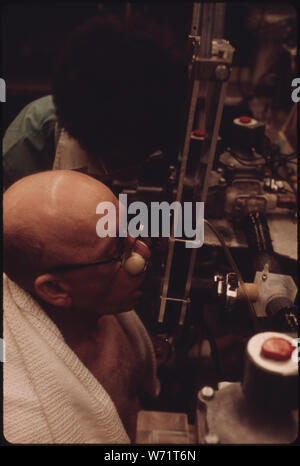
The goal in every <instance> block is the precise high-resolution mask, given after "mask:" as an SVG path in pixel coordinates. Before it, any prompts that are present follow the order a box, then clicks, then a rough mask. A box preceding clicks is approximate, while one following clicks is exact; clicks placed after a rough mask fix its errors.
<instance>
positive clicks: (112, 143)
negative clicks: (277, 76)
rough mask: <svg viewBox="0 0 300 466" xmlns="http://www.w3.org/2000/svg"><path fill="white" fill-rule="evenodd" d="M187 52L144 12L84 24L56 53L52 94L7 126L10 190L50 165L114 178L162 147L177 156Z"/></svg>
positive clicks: (6, 161)
mask: <svg viewBox="0 0 300 466" xmlns="http://www.w3.org/2000/svg"><path fill="white" fill-rule="evenodd" d="M169 42H170V43H169ZM183 56H184V54H182V53H181V52H179V51H178V50H177V49H176V48H175V43H174V42H173V43H172V40H170V41H169V40H166V35H165V34H164V30H163V28H162V27H161V26H159V25H158V24H157V23H156V22H155V21H154V20H150V19H149V18H147V17H145V16H143V15H141V14H133V15H132V16H131V18H130V19H128V18H127V19H126V18H118V17H116V16H112V15H104V16H99V17H95V18H93V19H91V20H89V21H88V22H87V23H86V24H84V25H83V26H81V27H78V28H77V29H76V30H75V31H74V32H73V33H72V34H71V35H70V37H69V38H68V40H67V42H66V44H65V46H64V47H63V48H62V50H61V52H60V55H59V57H58V60H57V63H56V66H55V69H54V76H53V96H46V97H43V98H41V99H38V100H36V101H34V102H32V103H31V104H29V105H27V107H25V108H24V109H23V110H22V111H21V113H20V114H19V115H18V116H17V117H16V119H15V120H14V121H13V122H12V124H11V125H10V127H9V128H8V129H7V131H6V134H5V137H4V141H3V152H4V157H3V168H4V188H7V187H8V186H9V185H10V184H12V183H13V182H15V181H16V180H17V179H19V178H21V177H22V176H25V175H28V174H31V173H35V172H38V171H43V170H48V169H51V168H54V169H75V170H80V171H83V172H85V173H88V174H90V175H92V176H95V177H98V178H99V179H102V180H103V181H105V182H106V181H107V182H108V183H109V181H110V179H111V178H112V177H114V176H119V175H122V173H123V174H124V173H125V175H126V174H127V173H128V172H130V173H133V172H134V170H135V168H136V167H138V166H140V165H141V164H143V162H145V160H147V159H148V157H149V156H150V155H151V154H152V153H154V152H155V151H157V150H160V151H162V152H163V153H164V155H165V156H166V158H168V157H169V156H170V154H171V155H173V157H174V156H175V157H176V155H177V147H178V143H179V139H180V129H181V122H182V109H183V105H184V100H185V92H186V66H185V60H184V59H183Z"/></svg>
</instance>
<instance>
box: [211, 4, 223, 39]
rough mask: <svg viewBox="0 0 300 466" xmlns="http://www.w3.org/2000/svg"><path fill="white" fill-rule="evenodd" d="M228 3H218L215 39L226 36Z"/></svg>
mask: <svg viewBox="0 0 300 466" xmlns="http://www.w3.org/2000/svg"><path fill="white" fill-rule="evenodd" d="M225 12H226V3H216V8H215V21H214V33H213V36H214V39H221V38H222V37H223V36H224V22H225Z"/></svg>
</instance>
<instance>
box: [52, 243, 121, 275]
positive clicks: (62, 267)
mask: <svg viewBox="0 0 300 466" xmlns="http://www.w3.org/2000/svg"><path fill="white" fill-rule="evenodd" d="M125 252H126V249H125V248H124V250H123V252H122V254H121V255H120V256H118V257H114V258H112V259H106V260H103V261H95V262H85V263H77V264H62V265H58V266H55V267H52V268H51V269H49V270H47V272H45V273H55V272H63V271H65V270H77V269H81V268H84V267H91V266H92V265H104V264H111V263H113V262H121V264H122V263H123V262H124V256H125Z"/></svg>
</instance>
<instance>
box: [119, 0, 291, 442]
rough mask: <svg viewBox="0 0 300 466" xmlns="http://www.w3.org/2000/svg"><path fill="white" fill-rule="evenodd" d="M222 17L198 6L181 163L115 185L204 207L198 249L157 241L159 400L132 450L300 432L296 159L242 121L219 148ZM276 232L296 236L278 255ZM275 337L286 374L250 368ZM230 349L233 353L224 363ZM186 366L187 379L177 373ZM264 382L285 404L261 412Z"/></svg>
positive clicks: (228, 55) (224, 51) (152, 294)
mask: <svg viewBox="0 0 300 466" xmlns="http://www.w3.org/2000/svg"><path fill="white" fill-rule="evenodd" d="M224 18H225V4H222V3H195V4H194V7H193V17H192V22H191V29H190V34H189V36H188V46H189V51H190V66H189V80H190V98H189V104H188V109H187V117H186V132H185V138H184V141H183V144H182V150H181V151H180V153H179V155H178V163H177V166H175V165H172V166H170V167H169V171H168V173H169V175H168V179H167V180H166V182H165V184H164V185H161V186H149V185H148V186H147V185H145V184H135V185H132V186H127V187H123V188H122V189H121V186H119V188H120V190H121V191H122V192H123V193H127V194H129V195H131V196H133V198H134V197H135V196H138V197H139V198H143V199H146V200H148V201H151V199H155V200H160V201H163V200H168V201H169V202H170V201H171V202H172V201H178V202H180V203H182V202H184V201H192V202H194V203H196V202H197V201H199V202H204V203H205V220H204V223H205V245H204V247H202V248H190V249H185V248H184V245H185V243H186V242H187V241H191V240H190V239H187V238H186V237H184V236H182V237H181V238H178V237H176V236H175V234H174V231H175V228H176V225H175V223H174V217H173V218H172V221H173V223H172V230H171V235H170V237H169V238H168V239H167V240H166V241H164V240H158V241H156V242H155V241H154V242H153V250H154V254H153V256H154V258H153V268H152V271H151V272H150V275H151V276H150V278H149V282H148V285H147V284H146V286H145V296H146V299H145V301H144V302H143V303H142V305H141V308H143V309H144V310H141V316H142V318H143V317H144V320H145V322H146V325H147V324H148V328H149V330H150V332H151V333H152V334H153V342H154V346H155V350H156V353H157V358H158V363H159V374H160V375H161V380H162V393H161V404H160V403H159V401H158V403H157V404H154V405H153V406H149V411H144V412H141V413H140V416H139V419H138V432H137V443H176V444H180V443H206V444H216V443H290V442H292V441H293V440H294V439H295V438H296V435H297V416H296V413H295V408H296V406H297V400H296V398H295V393H296V386H297V364H296V363H295V354H296V353H295V352H297V349H296V348H297V342H298V340H296V336H297V331H298V317H297V315H298V310H297V306H296V304H295V300H296V295H297V285H296V283H295V281H296V279H297V276H296V253H295V250H296V243H295V242H296V225H295V223H293V222H295V213H296V182H297V179H296V171H295V156H296V154H295V153H293V152H292V153H288V152H285V153H282V151H281V150H280V148H278V146H276V145H275V144H272V143H271V141H270V139H269V138H268V137H266V134H265V129H266V128H265V124H264V123H263V122H262V121H259V120H258V119H256V118H253V117H252V116H248V115H241V116H240V117H238V118H234V119H233V120H232V122H231V135H230V138H229V143H230V145H228V141H226V144H227V145H226V146H225V147H224V144H222V143H223V141H222V138H221V137H220V126H221V122H222V115H223V108H224V102H225V96H226V89H227V86H228V80H229V78H230V72H231V66H232V60H233V56H234V48H233V47H232V46H231V45H230V43H229V42H228V41H226V40H224V39H223V38H222V37H223V29H224ZM156 157H157V158H159V157H160V154H156ZM154 158H155V157H154ZM117 185H118V183H117V181H116V183H115V186H117ZM283 230H284V231H285V232H286V235H289V237H290V238H292V239H293V241H294V243H293V244H290V245H288V246H287V247H288V248H289V252H288V253H287V254H284V256H286V257H285V258H284V259H282V258H280V255H279V254H278V251H277V250H276V249H278V248H277V246H278V242H282V239H283V242H284V236H283V237H282V231H283ZM220 246H221V248H220ZM293 248H294V249H293ZM291 249H293V251H292V252H290V251H291ZM233 256H234V257H233ZM149 283H150V285H149ZM147 286H148V288H147ZM149 316H150V317H149ZM147 319H148V320H147ZM272 332H273V333H272ZM274 332H275V333H274ZM278 332H279V333H278ZM270 335H271V336H270ZM274 335H275V336H274ZM278 335H279V336H278ZM280 335H282V338H283V339H285V340H286V341H288V342H290V344H291V345H294V346H293V349H294V353H293V354H294V359H293V362H292V361H291V360H290V361H289V362H286V366H288V367H289V369H288V370H289V371H290V372H287V373H288V376H286V377H284V375H286V373H285V372H284V371H285V364H283V363H277V362H274V361H273V362H272V363H270V364H271V365H272V364H273V365H272V370H271V369H270V370H269V369H268V367H267V366H268V361H267V362H266V364H265V362H264V360H263V358H262V360H261V356H259V355H258V356H257V358H258V359H259V362H257V364H256V363H254V366H255V370H254V369H253V360H254V356H253V354H252V352H253V348H252V347H253V345H254V347H255V348H256V349H257V348H260V347H262V345H263V344H264V342H263V340H259V342H258V339H259V338H261V339H264V338H265V339H266V338H267V337H268V338H271V337H272V338H273V337H274V338H275V339H276V338H277V339H278V338H279V339H280ZM256 337H257V338H258V339H257V338H256ZM226 339H227V340H226ZM253 339H254V340H253ZM253 341H254V343H253ZM277 343H278V342H277ZM249 345H250V346H249ZM251 345H252V346H251ZM249 348H250V349H249ZM251 348H252V349H251ZM256 349H255V351H256ZM255 351H254V352H255ZM226 354H227V356H228V354H229V356H230V355H231V356H232V355H233V359H230V357H229V361H231V363H229V367H228V365H227V367H226V363H224V358H225V359H226ZM224 355H225V356H224ZM291 357H292V356H291V355H290V358H291ZM237 360H239V361H238V363H237ZM208 361H209V363H208ZM249 361H250V362H249ZM188 366H189V370H190V372H192V373H193V375H192V376H188V375H187V376H186V378H185V369H186V368H187V367H188ZM237 366H238V368H237ZM232 368H235V369H232ZM231 369H232V370H231ZM257 371H258V372H257ZM257 373H258V374H259V375H258V377H257ZM266 373H268V375H267V376H266ZM181 377H182V380H181V381H180V380H179V379H180V378H181ZM268 377H269V378H270V380H269V379H268ZM257 380H259V381H260V382H258V386H257V387H256V386H255V384H256V381H257ZM283 380H284V381H285V383H286V382H287V381H288V383H287V385H285V386H284V389H283V388H282V384H283V382H282V381H283ZM272 381H273V382H274V383H273V382H272ZM224 382H226V383H225V384H224ZM259 383H260V385H259ZM249 387H250V388H249ZM253 387H254V388H253ZM264 387H268V390H269V394H270V396H271V398H272V397H273V394H274V393H275V394H276V393H277V394H278V396H281V395H280V394H282V400H284V398H289V393H290V394H293V398H294V404H293V406H291V405H288V404H286V403H283V402H282V409H279V410H277V409H275V410H274V409H273V408H274V406H275V405H274V404H273V405H272V407H271V408H270V409H271V411H272V409H273V411H272V412H271V411H270V409H267V408H266V407H264V406H263V407H261V404H260V403H259V396H256V397H254V399H253V397H251V396H249V393H252V391H253V390H256V392H257V393H262V392H264ZM252 389H253V390H252ZM267 395H268V393H265V396H267ZM273 398H274V399H277V404H278V397H277V398H276V396H275V395H274V397H273ZM183 400H184V401H185V402H184V401H183ZM168 403H169V404H168ZM279 425H280V431H279ZM226 430H227V433H226Z"/></svg>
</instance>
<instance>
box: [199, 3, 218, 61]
mask: <svg viewBox="0 0 300 466" xmlns="http://www.w3.org/2000/svg"><path fill="white" fill-rule="evenodd" d="M214 11H215V4H214V3H203V4H202V18H201V20H202V21H201V41H200V50H199V53H200V57H202V58H209V57H211V52H212V40H213V27H214Z"/></svg>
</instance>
